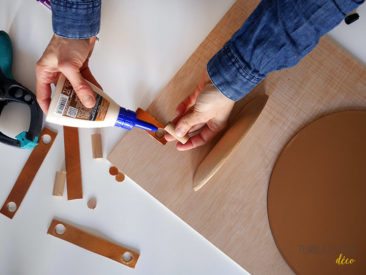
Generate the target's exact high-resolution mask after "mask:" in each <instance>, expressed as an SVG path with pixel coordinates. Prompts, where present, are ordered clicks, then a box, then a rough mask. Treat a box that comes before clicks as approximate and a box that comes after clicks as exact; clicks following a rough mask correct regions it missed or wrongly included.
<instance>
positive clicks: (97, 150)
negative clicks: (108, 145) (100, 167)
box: [91, 133, 103, 159]
mask: <svg viewBox="0 0 366 275" xmlns="http://www.w3.org/2000/svg"><path fill="white" fill-rule="evenodd" d="M91 141H92V149H93V159H102V158H103V147H102V136H101V134H99V133H96V134H93V135H92V136H91Z"/></svg>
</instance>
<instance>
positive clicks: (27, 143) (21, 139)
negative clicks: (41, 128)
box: [15, 131, 38, 149]
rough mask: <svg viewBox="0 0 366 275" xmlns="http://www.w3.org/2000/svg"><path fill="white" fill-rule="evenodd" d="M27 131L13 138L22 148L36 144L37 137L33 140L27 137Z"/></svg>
mask: <svg viewBox="0 0 366 275" xmlns="http://www.w3.org/2000/svg"><path fill="white" fill-rule="evenodd" d="M26 135H27V132H25V131H24V132H21V133H20V134H19V135H17V136H16V137H15V138H16V139H17V140H19V142H20V148H23V149H33V148H34V147H36V146H37V145H38V137H35V139H34V141H31V140H29V139H27V137H26Z"/></svg>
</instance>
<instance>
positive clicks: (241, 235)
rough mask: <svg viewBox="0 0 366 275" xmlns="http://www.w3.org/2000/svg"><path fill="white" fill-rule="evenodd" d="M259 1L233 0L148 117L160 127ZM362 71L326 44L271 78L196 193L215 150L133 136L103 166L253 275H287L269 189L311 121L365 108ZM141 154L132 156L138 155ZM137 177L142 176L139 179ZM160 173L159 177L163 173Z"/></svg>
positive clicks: (364, 71) (257, 90)
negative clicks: (256, 109) (197, 174)
mask: <svg viewBox="0 0 366 275" xmlns="http://www.w3.org/2000/svg"><path fill="white" fill-rule="evenodd" d="M257 3H258V1H254V0H239V1H237V2H236V3H235V4H234V6H233V7H232V8H231V9H230V10H229V12H228V13H227V14H226V15H225V16H224V18H223V19H222V20H221V21H220V23H219V24H218V25H217V26H216V27H215V28H214V30H213V31H212V32H211V33H210V34H209V36H208V38H206V39H205V41H203V42H202V44H201V45H200V46H199V48H198V49H197V50H196V51H195V52H194V54H193V55H192V56H191V57H190V58H189V59H188V60H187V62H186V63H185V64H184V65H183V67H182V68H181V69H180V70H179V71H178V73H177V74H176V75H175V76H174V77H173V79H172V80H171V81H170V82H169V83H168V84H167V86H166V87H165V88H164V89H163V90H162V91H161V92H160V93H159V95H158V96H157V98H156V99H155V100H154V101H153V103H152V104H151V105H150V106H149V108H148V109H147V111H148V112H149V113H150V114H151V115H153V116H154V117H155V118H157V119H158V120H159V121H161V122H162V123H163V124H164V123H167V122H168V121H170V120H171V119H172V118H173V117H174V116H175V112H174V111H175V107H176V106H177V104H178V103H179V102H180V101H181V100H183V99H184V98H185V97H186V96H187V95H188V94H189V93H190V92H191V91H193V90H194V88H195V85H196V84H197V82H198V78H199V77H200V73H201V72H202V71H203V70H204V68H205V66H206V63H207V61H208V60H209V58H210V57H211V56H212V55H213V54H214V53H215V52H216V51H218V50H219V49H220V48H221V47H222V45H223V44H224V43H225V42H226V41H227V40H228V39H229V38H230V36H231V35H232V34H233V33H234V31H235V30H237V29H238V28H239V27H240V26H241V24H242V23H243V22H244V21H245V19H246V18H247V16H248V15H249V14H250V13H251V12H252V11H253V9H254V8H255V7H256V4H257ZM365 76H366V69H365V68H364V67H363V66H362V65H361V64H360V63H359V62H357V61H356V60H354V59H353V58H352V57H351V56H350V55H349V54H347V53H346V52H345V51H344V50H342V49H341V48H340V47H338V46H337V45H336V44H335V43H333V42H332V41H331V40H330V39H329V38H328V37H324V38H322V39H321V40H320V43H319V45H318V46H317V47H316V48H315V50H314V51H313V52H312V53H310V54H309V55H308V56H307V57H306V58H304V59H303V60H302V61H301V62H300V63H299V64H298V65H297V66H295V67H294V68H291V69H286V70H282V71H279V72H274V73H271V74H270V75H269V76H268V77H267V78H266V80H265V81H263V82H262V83H261V84H260V85H259V86H257V88H255V89H254V90H253V91H252V92H251V93H250V94H249V95H247V96H246V97H245V98H244V99H243V100H242V101H239V102H238V103H237V105H240V104H242V102H247V101H248V100H249V99H251V98H253V97H254V96H255V95H257V94H262V93H263V92H265V93H266V94H268V95H269V99H268V101H267V103H266V107H265V108H264V110H263V111H262V113H261V115H260V117H259V118H258V119H257V121H256V123H255V124H254V125H253V126H252V127H251V129H250V131H249V132H248V133H247V134H246V136H245V139H244V140H243V141H242V142H241V143H240V144H239V145H238V147H237V148H236V150H235V151H234V152H233V154H232V156H231V157H230V158H229V159H228V160H227V161H226V163H225V164H224V165H223V167H222V169H221V170H220V173H217V174H216V175H215V176H214V177H213V178H212V179H211V181H210V183H209V187H207V188H203V189H202V190H200V191H199V192H194V191H193V189H192V182H193V174H194V171H195V169H196V168H197V165H198V164H199V163H200V162H201V160H202V159H203V158H204V157H205V155H206V154H207V152H208V151H209V150H210V149H211V148H212V146H213V144H214V143H215V141H214V142H212V143H211V144H208V145H207V146H205V147H202V148H200V149H197V150H192V151H185V152H179V151H177V150H176V148H175V144H174V143H168V144H167V145H165V146H161V145H160V144H159V143H158V142H156V141H155V140H153V139H150V137H149V136H148V135H146V133H144V132H142V131H136V130H131V131H130V132H129V133H127V134H126V135H125V136H124V137H123V138H122V140H121V141H120V142H119V143H118V144H117V145H116V146H115V148H114V149H113V150H112V151H111V153H110V154H109V156H108V159H109V160H110V161H111V162H112V163H113V164H114V165H116V166H117V167H118V168H119V169H120V170H121V171H123V172H124V173H125V174H126V175H127V176H129V177H130V178H132V179H133V180H134V181H136V182H137V183H138V184H140V185H141V186H142V187H143V188H144V189H145V190H147V191H148V192H149V193H150V194H152V195H153V196H154V197H155V198H157V199H158V200H159V201H160V202H162V203H163V204H164V205H165V206H166V207H168V208H169V209H170V210H172V211H173V212H174V213H175V214H177V215H178V216H179V217H180V218H182V219H183V220H184V221H185V222H187V223H188V224H189V225H191V226H192V227H193V228H194V229H195V230H197V231H198V232H199V233H201V234H202V235H203V236H204V237H205V238H206V239H208V240H209V241H211V242H212V243H213V244H214V245H216V246H217V247H218V248H219V249H221V250H222V251H223V252H224V253H226V254H227V255H228V256H230V257H231V258H232V259H233V260H235V261H236V262H237V263H239V264H240V265H242V266H243V267H244V268H245V269H246V270H248V271H249V272H250V273H252V274H292V273H293V272H292V271H291V269H290V268H289V266H288V265H287V264H286V263H285V261H284V260H283V258H282V256H281V255H280V253H279V251H278V250H277V248H276V245H275V242H274V240H273V238H272V234H271V231H270V228H269V223H268V217H267V201H266V199H267V188H268V182H269V177H270V174H271V171H272V168H273V165H274V163H275V161H276V158H277V156H278V154H279V152H280V151H281V149H282V148H283V146H284V145H285V144H286V142H287V141H288V140H289V139H290V138H291V137H292V136H293V135H294V134H295V133H296V132H297V131H298V130H299V129H301V128H302V127H303V126H304V125H306V124H307V123H309V122H310V121H313V120H314V119H316V118H318V117H320V116H322V115H325V114H328V113H331V112H334V111H340V110H345V109H347V110H349V109H360V108H365V107H366V92H365V91H366V77H365ZM137 151H138V152H139V153H138V154H136V152H137ZM141 171H143V172H141ZM161 171H164V172H161Z"/></svg>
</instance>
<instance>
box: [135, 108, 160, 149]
mask: <svg viewBox="0 0 366 275" xmlns="http://www.w3.org/2000/svg"><path fill="white" fill-rule="evenodd" d="M136 117H137V118H138V119H141V120H143V121H146V122H149V123H151V124H153V125H155V126H156V127H158V128H159V129H161V128H164V125H163V124H161V123H160V122H159V121H157V120H156V119H155V118H154V117H153V116H152V115H150V114H149V113H148V112H146V111H144V110H143V109H141V108H138V109H137V110H136ZM146 132H148V133H149V134H150V135H151V136H152V137H153V138H155V139H156V140H157V141H159V142H160V143H161V144H163V145H165V144H166V143H167V141H166V139H165V138H164V133H162V135H161V136H160V135H159V134H160V132H159V131H158V132H151V131H146Z"/></svg>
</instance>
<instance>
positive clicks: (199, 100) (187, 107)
mask: <svg viewBox="0 0 366 275" xmlns="http://www.w3.org/2000/svg"><path fill="white" fill-rule="evenodd" d="M234 103H235V102H234V101H233V100H231V99H229V98H227V97H226V96H224V95H223V94H222V93H221V92H220V91H219V90H217V89H216V87H215V86H214V85H213V84H212V82H211V80H210V77H209V76H208V73H207V71H206V70H205V72H204V73H203V74H202V75H201V78H200V80H199V83H198V85H197V87H196V89H195V90H194V92H193V93H192V94H191V95H189V96H188V97H187V98H186V99H185V100H184V101H183V102H181V103H180V104H179V105H178V107H177V110H176V112H177V118H176V119H175V120H174V121H173V122H175V123H176V127H175V134H176V135H177V136H180V137H183V136H185V135H186V134H187V133H193V132H196V134H195V135H192V136H191V137H190V138H189V140H188V141H187V143H185V144H182V143H180V142H178V143H177V149H178V150H180V151H184V150H190V149H193V148H196V147H199V146H202V145H204V144H206V143H207V142H209V141H210V140H211V139H212V138H214V137H215V136H216V135H217V133H218V132H220V131H221V130H222V129H224V128H225V126H226V124H227V120H228V118H229V115H230V113H231V110H232V108H233V106H234ZM165 139H166V140H167V141H173V140H175V138H174V137H173V136H172V135H169V134H165Z"/></svg>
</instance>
